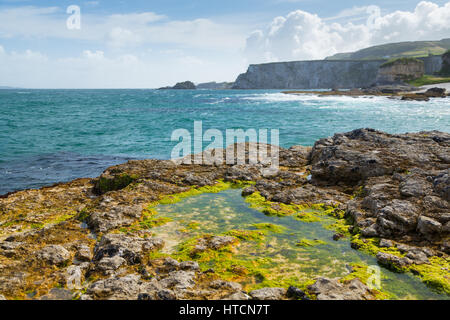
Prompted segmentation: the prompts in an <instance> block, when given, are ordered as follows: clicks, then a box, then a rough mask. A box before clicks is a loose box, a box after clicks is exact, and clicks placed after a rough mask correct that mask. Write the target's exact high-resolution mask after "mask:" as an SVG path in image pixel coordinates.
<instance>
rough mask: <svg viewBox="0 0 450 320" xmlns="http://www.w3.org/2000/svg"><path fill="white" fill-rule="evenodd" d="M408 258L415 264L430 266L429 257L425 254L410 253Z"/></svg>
mask: <svg viewBox="0 0 450 320" xmlns="http://www.w3.org/2000/svg"><path fill="white" fill-rule="evenodd" d="M406 258H408V259H410V260H411V261H412V262H413V263H414V264H419V265H420V264H429V263H430V261H429V260H428V258H427V255H426V254H425V253H423V252H409V253H408V254H407V255H406Z"/></svg>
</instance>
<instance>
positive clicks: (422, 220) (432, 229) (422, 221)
mask: <svg viewBox="0 0 450 320" xmlns="http://www.w3.org/2000/svg"><path fill="white" fill-rule="evenodd" d="M417 231H419V232H420V233H421V234H423V235H424V236H425V237H426V238H427V239H433V238H436V237H438V236H439V234H440V233H441V232H442V224H441V223H439V222H437V221H436V220H434V219H431V218H429V217H426V216H423V215H422V216H420V217H419V221H418V223H417Z"/></svg>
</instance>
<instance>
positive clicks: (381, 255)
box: [376, 252, 413, 268]
mask: <svg viewBox="0 0 450 320" xmlns="http://www.w3.org/2000/svg"><path fill="white" fill-rule="evenodd" d="M376 257H377V261H378V263H379V264H381V265H383V266H386V267H400V268H402V267H406V266H409V265H410V264H412V263H413V261H412V260H411V259H409V258H406V257H404V258H401V257H397V256H395V255H393V254H390V253H385V252H378V253H377V256H376Z"/></svg>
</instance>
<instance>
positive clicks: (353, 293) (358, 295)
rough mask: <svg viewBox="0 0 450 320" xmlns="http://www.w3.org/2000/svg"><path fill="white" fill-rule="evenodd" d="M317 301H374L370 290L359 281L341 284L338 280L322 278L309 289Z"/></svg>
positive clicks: (354, 280)
mask: <svg viewBox="0 0 450 320" xmlns="http://www.w3.org/2000/svg"><path fill="white" fill-rule="evenodd" d="M308 289H309V291H310V292H311V293H312V294H314V295H316V296H317V300H373V299H374V296H373V294H372V293H371V291H370V289H369V288H368V287H367V286H366V285H364V284H363V283H362V282H361V281H360V280H359V279H353V280H351V281H349V282H347V283H341V282H340V281H339V280H337V279H329V278H324V277H320V278H318V279H317V280H316V282H315V283H314V284H312V285H310V286H309V287H308Z"/></svg>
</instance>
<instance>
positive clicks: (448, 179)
mask: <svg viewBox="0 0 450 320" xmlns="http://www.w3.org/2000/svg"><path fill="white" fill-rule="evenodd" d="M449 171H450V170H447V171H446V172H443V173H441V174H440V175H438V176H436V177H435V178H434V179H433V188H434V190H435V191H436V193H437V194H439V195H440V196H441V197H442V198H443V199H445V200H447V201H450V172H449Z"/></svg>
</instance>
